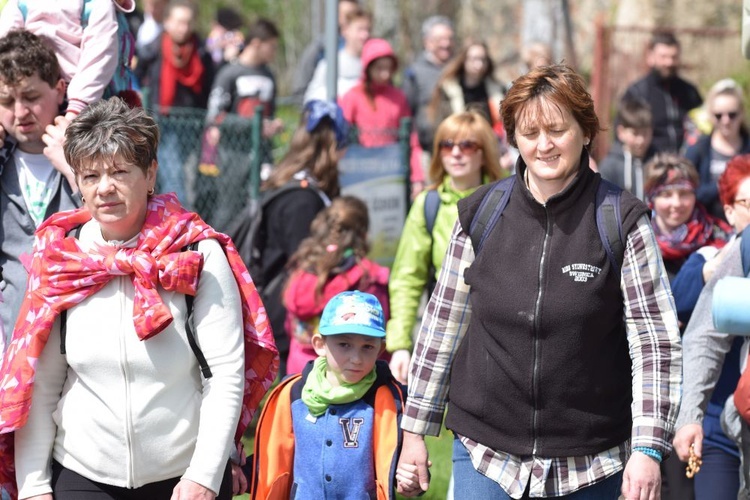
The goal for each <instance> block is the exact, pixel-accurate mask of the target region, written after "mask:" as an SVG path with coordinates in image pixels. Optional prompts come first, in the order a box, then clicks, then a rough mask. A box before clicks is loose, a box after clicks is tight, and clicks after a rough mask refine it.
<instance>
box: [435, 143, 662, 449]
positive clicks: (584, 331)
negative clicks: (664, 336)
mask: <svg viewBox="0 0 750 500" xmlns="http://www.w3.org/2000/svg"><path fill="white" fill-rule="evenodd" d="M584 156H585V155H584ZM584 159H585V158H584ZM517 171H518V172H519V173H518V174H517V175H518V176H519V177H518V180H517V182H516V183H515V186H514V188H513V192H512V193H511V197H510V199H509V201H508V205H507V207H506V208H505V210H504V211H503V214H502V217H501V218H500V220H499V221H498V223H497V224H496V225H495V227H494V229H493V230H492V232H491V233H490V234H489V236H488V237H487V240H486V241H485V243H484V246H483V247H482V251H481V252H480V253H479V255H477V257H476V259H475V260H474V262H473V263H472V264H471V267H470V268H469V269H467V271H466V274H465V280H466V283H467V284H469V285H470V286H471V292H470V298H469V300H470V302H471V309H472V317H471V321H470V323H469V327H468V328H469V329H468V332H467V334H466V337H465V338H464V340H463V342H462V344H461V346H460V347H459V349H458V352H457V353H456V359H455V361H454V363H453V365H452V369H451V378H450V392H449V400H450V404H449V409H448V415H447V419H446V426H447V427H448V428H449V429H451V430H453V431H455V432H457V433H459V434H461V435H463V436H467V437H469V438H471V439H473V440H475V441H477V442H479V443H481V444H483V445H486V446H488V447H490V448H491V449H495V450H499V451H504V452H508V453H512V454H514V455H522V456H523V455H532V454H534V455H537V456H541V457H545V458H551V457H569V456H578V455H589V454H595V453H598V452H600V451H603V450H606V449H608V448H611V447H614V446H616V445H618V444H619V443H622V442H623V441H625V440H626V439H628V437H629V436H630V431H631V426H632V419H631V413H630V404H631V401H632V391H631V385H632V384H631V362H630V356H629V352H628V343H627V339H626V334H625V324H624V320H623V319H624V313H623V296H622V293H621V290H620V276H619V274H617V273H615V272H612V270H611V266H610V262H609V259H608V258H607V255H606V252H605V250H604V247H603V244H602V242H601V239H600V237H599V233H598V231H597V226H596V219H595V201H594V200H595V196H596V190H597V186H598V185H599V182H600V180H601V177H600V176H599V174H595V173H594V172H592V171H591V170H590V169H589V168H588V162H587V161H584V162H582V167H581V170H580V172H579V173H578V174H577V176H576V178H575V179H574V180H573V181H572V182H571V184H570V185H568V186H567V187H566V188H565V190H563V191H562V192H561V193H559V194H557V195H555V196H553V197H552V198H550V199H549V200H548V201H547V204H546V206H544V205H541V204H540V203H538V202H537V201H535V200H534V198H533V197H532V195H531V193H530V192H529V191H528V188H527V187H526V185H525V183H524V182H523V173H524V171H525V165H523V164H522V162H519V166H518V168H517ZM490 188H491V186H485V187H483V188H480V189H479V190H477V192H475V193H474V194H473V195H471V196H469V197H468V198H466V199H464V200H461V201H460V202H459V204H458V208H459V221H460V223H461V225H462V227H463V228H464V231H466V232H467V233H468V232H469V228H470V226H471V221H472V219H473V217H474V214H475V213H476V211H477V209H478V207H479V204H480V202H481V200H482V198H483V196H484V195H485V193H487V191H488V190H489V189H490ZM621 213H622V229H623V234H624V235H625V236H624V237H626V236H627V234H629V233H630V231H631V230H633V229H634V228H635V226H636V222H637V220H638V218H640V217H641V216H643V215H644V214H647V213H648V209H647V207H646V206H645V205H644V204H643V203H641V202H640V201H639V200H637V199H636V198H635V197H634V196H632V195H630V194H629V193H627V192H623V193H622V198H621Z"/></svg>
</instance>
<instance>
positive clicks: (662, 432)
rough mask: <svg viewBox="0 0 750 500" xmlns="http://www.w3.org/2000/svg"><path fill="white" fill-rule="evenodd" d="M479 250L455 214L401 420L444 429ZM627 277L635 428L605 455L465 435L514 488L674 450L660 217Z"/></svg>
mask: <svg viewBox="0 0 750 500" xmlns="http://www.w3.org/2000/svg"><path fill="white" fill-rule="evenodd" d="M473 260H474V249H473V247H472V245H471V239H470V238H469V237H468V235H467V234H466V233H465V232H464V231H463V228H462V227H461V224H460V223H459V222H457V223H456V225H455V226H454V229H453V234H452V235H451V242H450V245H449V247H448V252H447V253H446V257H445V261H444V263H443V267H442V270H441V272H440V276H439V279H438V283H437V286H436V288H435V292H434V293H433V295H432V297H431V298H430V302H429V304H428V305H427V310H426V312H425V315H424V318H423V320H422V326H421V330H420V333H419V336H418V338H417V343H416V347H415V350H414V357H413V359H412V364H411V373H410V380H409V397H408V399H407V403H406V408H405V410H404V416H403V420H402V423H401V427H402V428H403V429H404V430H406V431H409V432H412V433H415V434H423V435H432V436H437V435H438V433H439V432H440V428H441V424H442V421H443V411H444V409H445V404H446V399H447V394H448V385H449V379H450V367H451V365H452V363H453V359H454V357H455V355H456V352H457V351H458V347H459V345H460V343H461V340H462V339H463V337H464V335H465V334H466V331H467V329H468V326H469V322H470V321H471V315H472V310H471V304H470V302H469V289H470V287H469V286H468V285H467V284H466V283H465V282H464V279H463V276H464V271H465V270H466V268H467V267H469V266H470V265H471V263H472V262H473ZM620 287H621V290H622V293H623V297H624V316H625V318H624V319H625V328H626V333H627V340H628V345H629V350H630V357H631V360H632V377H633V402H632V406H631V410H632V417H633V428H632V433H631V438H630V439H629V440H628V441H626V442H624V443H621V444H620V445H618V446H616V447H614V448H611V449H608V450H604V451H602V452H599V453H597V454H596V455H589V456H578V457H554V458H544V457H537V456H523V457H522V456H514V455H511V454H509V453H505V452H502V451H500V450H492V449H489V448H488V447H486V446H484V445H482V444H480V443H477V442H475V441H472V440H471V439H469V438H467V437H465V436H460V435H459V436H458V437H459V439H460V440H461V442H462V443H463V444H464V446H465V447H466V448H467V450H468V451H469V454H470V456H471V460H472V463H473V465H474V467H475V468H476V469H477V471H479V472H480V473H482V474H484V475H485V476H487V477H488V478H490V479H492V480H493V481H495V482H497V483H498V484H499V485H500V486H501V487H502V488H503V489H504V490H505V491H506V492H507V493H508V495H510V496H511V497H512V498H521V496H522V495H523V493H524V492H525V490H526V488H527V486H528V488H529V494H530V496H531V497H549V496H560V495H567V494H570V493H572V492H574V491H576V490H579V489H581V488H583V487H585V486H589V485H591V484H593V483H596V482H598V481H601V480H602V479H604V478H606V477H609V476H611V475H612V474H615V473H617V472H619V471H620V470H622V469H623V468H624V466H625V463H626V461H627V459H628V457H629V455H630V451H631V449H632V448H634V447H640V446H643V447H648V448H653V449H655V450H658V451H659V452H661V454H662V456H663V457H666V456H667V455H668V454H669V452H670V451H671V449H672V445H671V440H672V437H673V434H674V423H675V419H676V417H677V412H678V410H679V402H680V390H681V389H680V385H681V382H682V351H681V345H680V334H679V328H678V324H677V316H676V314H675V309H674V301H673V299H672V294H671V290H670V288H669V282H668V279H667V274H666V271H665V269H664V264H663V262H662V259H661V254H660V252H659V248H658V246H657V244H656V239H655V238H654V234H653V231H652V229H651V223H650V221H649V220H648V218H647V217H645V216H644V217H642V218H641V219H640V220H639V221H638V224H637V226H636V228H635V229H634V230H633V231H632V232H631V233H630V234H629V235H628V239H627V245H626V249H625V256H624V261H623V266H622V278H621V282H620Z"/></svg>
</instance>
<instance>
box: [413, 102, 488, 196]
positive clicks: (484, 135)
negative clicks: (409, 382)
mask: <svg viewBox="0 0 750 500" xmlns="http://www.w3.org/2000/svg"><path fill="white" fill-rule="evenodd" d="M445 139H452V140H454V141H460V140H463V139H471V140H473V141H476V142H477V143H478V144H479V146H480V147H481V148H482V174H483V175H485V176H487V177H488V179H489V181H490V182H492V181H496V180H498V179H500V178H501V177H502V171H501V169H500V151H499V148H498V139H497V136H496V135H495V132H494V131H493V130H492V127H491V126H490V124H489V123H487V120H486V119H485V118H484V117H483V116H482V115H481V114H479V113H477V112H476V111H464V112H463V113H454V114H452V115H450V116H449V117H448V118H446V119H445V120H443V121H442V122H441V123H440V126H438V128H437V130H436V131H435V142H434V146H433V151H432V163H431V164H430V171H429V174H430V181H431V182H432V184H431V185H430V187H429V188H428V189H435V188H437V187H438V186H439V185H440V184H441V183H442V182H443V178H444V177H445V176H446V175H448V173H447V172H446V170H445V166H444V165H443V158H442V155H441V154H440V141H442V140H445Z"/></svg>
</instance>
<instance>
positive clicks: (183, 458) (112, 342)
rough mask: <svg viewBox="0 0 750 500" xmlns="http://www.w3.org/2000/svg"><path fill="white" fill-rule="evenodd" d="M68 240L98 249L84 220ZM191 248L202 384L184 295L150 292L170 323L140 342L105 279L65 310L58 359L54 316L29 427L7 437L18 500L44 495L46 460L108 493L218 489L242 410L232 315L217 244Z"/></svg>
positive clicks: (124, 300)
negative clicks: (156, 486)
mask: <svg viewBox="0 0 750 500" xmlns="http://www.w3.org/2000/svg"><path fill="white" fill-rule="evenodd" d="M80 241H81V244H82V247H84V248H85V247H86V245H95V244H104V245H106V244H109V243H107V242H105V241H104V240H103V238H102V236H101V231H100V229H99V226H98V223H96V222H95V221H94V220H92V221H90V222H88V223H86V224H85V225H84V226H83V227H82V230H81V234H80ZM136 241H137V236H136V237H135V238H133V239H132V240H130V241H128V242H125V243H124V244H123V246H126V247H132V246H135V243H136ZM198 250H199V251H200V252H201V253H202V254H203V256H204V265H203V271H202V272H201V276H200V280H199V285H198V291H197V293H196V296H195V301H194V304H193V311H194V318H195V331H196V340H197V342H198V344H199V345H200V347H201V350H202V351H203V354H204V355H205V357H206V360H207V362H208V365H209V366H210V368H211V371H212V372H213V377H211V378H209V379H203V378H202V377H201V374H200V369H199V366H198V361H197V360H196V358H195V355H194V354H193V351H192V350H191V349H190V346H189V344H188V341H187V337H186V333H185V314H186V309H187V306H186V303H185V296H184V295H182V294H180V293H176V292H167V291H165V290H164V289H162V288H159V294H160V296H161V297H162V299H163V300H164V303H165V304H167V305H168V306H169V308H170V310H171V312H172V315H173V317H174V320H173V321H172V323H171V324H170V325H169V326H168V327H167V328H166V329H165V330H164V331H162V332H161V333H159V334H157V335H155V336H154V337H152V338H150V339H148V340H145V341H141V340H139V338H138V336H137V334H136V333H135V328H134V326H133V296H134V287H133V283H132V281H131V278H130V276H115V277H113V278H112V280H111V281H110V282H109V283H107V285H106V286H105V287H104V288H102V289H101V290H100V291H98V292H97V293H95V294H93V295H91V296H90V297H88V298H86V299H85V300H84V301H83V302H81V303H80V304H79V305H77V306H75V307H73V308H71V309H70V310H69V311H68V316H67V335H66V342H65V345H66V352H67V354H66V355H61V354H60V320H59V318H58V319H57V320H56V322H55V326H54V327H53V329H52V332H51V334H50V338H49V340H48V342H47V344H46V346H45V348H44V351H43V353H42V356H41V357H40V359H39V362H38V366H37V372H36V380H35V382H34V393H33V399H32V403H31V410H30V412H29V419H28V422H27V424H26V425H25V426H24V427H22V428H21V429H20V430H18V431H16V438H15V443H16V455H15V458H16V479H17V482H18V486H19V498H25V497H28V496H33V495H40V494H44V493H49V492H51V491H52V489H51V486H50V477H51V469H50V462H51V460H50V458H54V459H55V460H56V461H58V462H59V463H61V464H62V465H63V466H64V467H66V468H68V469H70V470H72V471H75V472H77V473H78V474H81V475H82V476H84V477H86V478H88V479H91V480H93V481H97V482H101V483H105V484H109V485H114V486H120V487H126V488H138V487H141V486H143V485H145V484H148V483H153V482H156V481H162V480H165V479H170V478H175V477H182V478H184V479H190V480H192V481H194V482H197V483H199V484H201V485H203V486H205V487H207V488H209V489H211V490H213V491H214V492H218V491H219V486H220V485H221V480H222V477H223V473H224V470H225V468H226V465H227V460H228V459H229V456H230V451H231V449H232V447H233V444H232V441H233V437H234V432H235V429H236V427H237V421H238V419H239V414H240V407H241V404H242V395H243V386H244V344H243V329H242V328H243V327H242V310H241V306H240V295H239V290H238V287H237V284H236V281H235V279H234V276H233V274H232V271H231V269H230V267H229V263H228V262H227V259H226V256H225V255H224V252H223V250H222V248H221V246H220V245H219V243H218V242H216V241H215V240H204V241H201V242H200V243H199V244H198Z"/></svg>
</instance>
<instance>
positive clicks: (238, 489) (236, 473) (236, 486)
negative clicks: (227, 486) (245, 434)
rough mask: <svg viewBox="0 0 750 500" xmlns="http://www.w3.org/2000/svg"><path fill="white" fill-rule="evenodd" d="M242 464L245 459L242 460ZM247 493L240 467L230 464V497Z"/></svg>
mask: <svg viewBox="0 0 750 500" xmlns="http://www.w3.org/2000/svg"><path fill="white" fill-rule="evenodd" d="M242 461H243V464H242V465H245V464H244V461H245V459H244V458H243V460H242ZM246 491H247V478H246V477H245V473H244V472H243V471H242V467H241V466H240V465H238V464H236V463H234V462H232V495H235V496H236V495H242V494H243V493H245V492H246Z"/></svg>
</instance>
